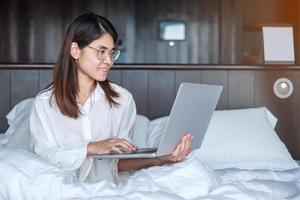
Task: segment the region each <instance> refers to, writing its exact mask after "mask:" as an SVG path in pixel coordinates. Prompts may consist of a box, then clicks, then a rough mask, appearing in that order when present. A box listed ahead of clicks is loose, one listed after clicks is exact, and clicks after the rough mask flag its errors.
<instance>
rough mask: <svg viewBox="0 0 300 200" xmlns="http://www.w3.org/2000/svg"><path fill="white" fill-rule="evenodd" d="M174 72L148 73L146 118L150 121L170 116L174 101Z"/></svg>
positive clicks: (158, 71)
mask: <svg viewBox="0 0 300 200" xmlns="http://www.w3.org/2000/svg"><path fill="white" fill-rule="evenodd" d="M174 73H175V72H174V71H165V70H150V71H149V86H148V89H149V96H148V101H149V102H148V105H149V108H148V109H149V112H148V117H149V118H151V119H154V118H158V117H162V116H165V115H169V114H170V110H171V107H172V105H173V102H174V99H175V87H174V82H175V80H174Z"/></svg>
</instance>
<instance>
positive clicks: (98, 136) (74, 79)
mask: <svg viewBox="0 0 300 200" xmlns="http://www.w3.org/2000/svg"><path fill="white" fill-rule="evenodd" d="M117 40H118V36H117V32H116V31H115V29H114V27H113V25H112V24H111V23H110V22H109V21H107V20H106V19H105V18H103V17H101V16H99V15H96V14H94V13H91V12H89V13H85V14H83V15H81V16H79V17H77V18H76V19H75V20H74V22H72V23H71V25H70V27H69V28H68V30H67V33H66V36H65V39H64V42H63V45H62V48H61V52H60V55H59V58H58V62H57V64H56V66H55V68H54V76H53V83H52V84H51V86H50V87H49V88H48V89H47V90H45V91H42V92H41V93H40V94H39V95H38V96H37V97H36V98H35V102H34V108H33V111H32V113H31V116H30V132H31V136H32V137H31V138H32V143H33V145H34V151H35V153H36V154H38V155H40V156H41V157H43V158H44V159H45V160H47V161H48V162H50V163H52V164H54V165H57V166H59V167H61V168H63V169H66V170H70V171H73V172H74V173H75V172H76V173H77V175H78V177H79V179H80V180H82V181H89V182H95V181H100V180H108V181H113V182H116V181H117V180H118V172H120V171H129V170H137V169H141V168H146V167H150V166H156V165H163V164H166V163H172V162H178V161H181V160H183V159H184V158H185V157H186V156H187V155H188V154H189V153H190V152H191V140H192V136H191V134H186V135H185V136H184V137H183V138H182V140H181V142H180V144H178V146H177V147H176V148H175V150H174V151H173V153H172V154H170V155H167V156H163V157H159V158H151V159H128V160H118V159H105V160H93V159H92V158H90V156H91V155H95V154H105V153H110V152H112V151H114V152H117V153H122V151H121V150H122V148H123V149H127V150H129V151H135V147H134V145H133V144H132V143H131V142H130V138H131V133H132V128H133V125H134V121H135V117H136V108H135V103H134V100H133V98H132V95H131V94H130V93H129V92H128V91H127V90H125V89H124V88H122V87H120V86H118V85H116V84H113V83H110V82H109V81H108V80H107V75H108V72H109V70H110V68H111V67H112V65H113V62H114V61H115V60H116V59H117V58H118V56H119V53H120V52H119V51H118V50H117V49H115V45H116V43H117Z"/></svg>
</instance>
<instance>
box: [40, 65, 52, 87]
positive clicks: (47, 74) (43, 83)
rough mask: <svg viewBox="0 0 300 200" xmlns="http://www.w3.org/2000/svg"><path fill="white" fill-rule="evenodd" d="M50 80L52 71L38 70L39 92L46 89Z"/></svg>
mask: <svg viewBox="0 0 300 200" xmlns="http://www.w3.org/2000/svg"><path fill="white" fill-rule="evenodd" d="M52 80H53V79H52V70H39V91H41V90H44V89H46V87H47V86H48V85H49V84H50V83H51V82H52Z"/></svg>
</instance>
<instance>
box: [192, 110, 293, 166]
mask: <svg viewBox="0 0 300 200" xmlns="http://www.w3.org/2000/svg"><path fill="white" fill-rule="evenodd" d="M270 119H271V120H270ZM269 120H270V121H269ZM274 122H275V124H276V118H275V117H274V116H273V115H272V114H271V113H270V112H269V111H267V109H266V108H264V107H263V108H251V109H240V110H224V111H215V112H214V114H213V117H212V119H211V122H210V124H209V127H208V130H207V132H206V135H205V138H204V141H203V143H202V146H201V148H200V149H199V150H197V153H196V154H197V156H198V157H199V159H200V160H201V161H202V162H203V163H206V164H208V165H210V166H211V167H212V168H214V169H223V168H240V169H249V170H252V169H267V170H286V169H292V168H296V167H298V165H297V163H296V162H295V161H294V160H293V159H292V157H291V155H290V153H289V152H288V150H287V149H286V147H285V145H284V144H283V143H282V142H281V140H280V139H279V137H278V136H277V134H276V132H275V131H274V129H273V128H272V127H275V125H274ZM271 123H272V124H271Z"/></svg>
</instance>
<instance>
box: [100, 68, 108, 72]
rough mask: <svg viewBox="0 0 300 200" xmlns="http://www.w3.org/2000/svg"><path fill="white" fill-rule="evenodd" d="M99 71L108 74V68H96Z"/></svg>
mask: <svg viewBox="0 0 300 200" xmlns="http://www.w3.org/2000/svg"><path fill="white" fill-rule="evenodd" d="M98 69H99V70H100V71H102V72H108V71H109V69H108V68H98Z"/></svg>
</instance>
